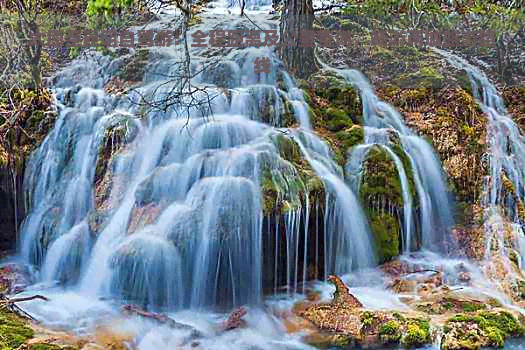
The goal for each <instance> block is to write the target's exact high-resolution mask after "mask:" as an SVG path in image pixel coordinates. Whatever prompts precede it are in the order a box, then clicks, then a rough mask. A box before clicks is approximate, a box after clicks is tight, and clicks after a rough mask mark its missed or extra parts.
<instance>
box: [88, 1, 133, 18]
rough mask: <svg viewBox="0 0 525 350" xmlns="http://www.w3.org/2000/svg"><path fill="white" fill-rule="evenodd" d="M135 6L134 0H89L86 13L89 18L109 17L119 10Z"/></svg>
mask: <svg viewBox="0 0 525 350" xmlns="http://www.w3.org/2000/svg"><path fill="white" fill-rule="evenodd" d="M131 5H133V0H88V6H87V10H86V13H87V15H88V16H96V15H101V14H103V15H105V16H109V15H111V14H113V13H114V12H115V11H117V10H118V9H122V8H128V7H130V6H131Z"/></svg>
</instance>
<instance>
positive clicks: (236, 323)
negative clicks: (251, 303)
mask: <svg viewBox="0 0 525 350" xmlns="http://www.w3.org/2000/svg"><path fill="white" fill-rule="evenodd" d="M247 313H248V311H246V309H245V308H244V307H242V306H241V307H240V308H238V309H235V310H233V312H232V313H231V314H230V316H229V317H228V319H227V320H226V321H224V322H223V324H222V325H221V326H220V327H219V331H220V332H226V331H231V330H232V329H235V328H241V327H244V326H246V321H245V320H243V319H242V318H243V317H244V315H246V314H247Z"/></svg>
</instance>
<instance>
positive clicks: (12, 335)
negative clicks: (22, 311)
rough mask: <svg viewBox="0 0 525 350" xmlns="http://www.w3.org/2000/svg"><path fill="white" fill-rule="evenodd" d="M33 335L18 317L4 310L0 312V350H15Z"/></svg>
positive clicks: (30, 329)
mask: <svg viewBox="0 0 525 350" xmlns="http://www.w3.org/2000/svg"><path fill="white" fill-rule="evenodd" d="M33 335H34V332H33V329H32V328H31V327H29V326H28V325H27V324H26V323H25V322H24V321H22V319H21V318H20V317H19V316H17V315H15V314H14V313H12V312H9V311H6V310H0V349H2V350H9V349H17V348H18V347H20V346H21V345H22V344H24V342H25V341H26V340H28V339H30V338H32V337H33Z"/></svg>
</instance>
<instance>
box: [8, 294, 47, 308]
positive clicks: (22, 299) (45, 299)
mask: <svg viewBox="0 0 525 350" xmlns="http://www.w3.org/2000/svg"><path fill="white" fill-rule="evenodd" d="M35 299H40V300H44V301H49V298H46V297H45V296H43V295H40V294H37V295H32V296H29V297H21V298H12V299H8V298H5V299H4V300H0V306H5V305H12V304H14V303H19V302H21V301H30V300H35Z"/></svg>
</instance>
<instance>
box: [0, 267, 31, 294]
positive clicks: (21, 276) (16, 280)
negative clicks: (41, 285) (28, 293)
mask: <svg viewBox="0 0 525 350" xmlns="http://www.w3.org/2000/svg"><path fill="white" fill-rule="evenodd" d="M32 282H33V281H32V278H31V273H30V271H29V270H28V269H27V267H25V266H21V265H17V264H8V265H4V266H2V267H0V293H5V294H13V293H17V292H20V291H22V290H24V289H25V288H26V287H27V286H28V285H30V284H31V283H32Z"/></svg>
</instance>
